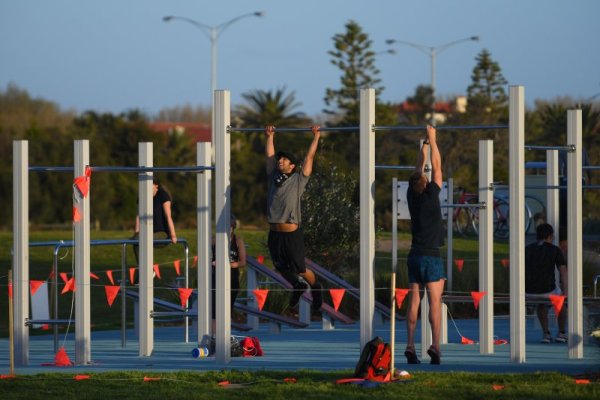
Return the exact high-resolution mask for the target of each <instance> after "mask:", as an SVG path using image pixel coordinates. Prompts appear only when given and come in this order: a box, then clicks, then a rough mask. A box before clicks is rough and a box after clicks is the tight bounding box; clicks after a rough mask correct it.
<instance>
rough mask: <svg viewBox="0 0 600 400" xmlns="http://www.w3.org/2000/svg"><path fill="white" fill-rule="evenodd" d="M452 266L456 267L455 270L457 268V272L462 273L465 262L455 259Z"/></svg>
mask: <svg viewBox="0 0 600 400" xmlns="http://www.w3.org/2000/svg"><path fill="white" fill-rule="evenodd" d="M454 264H455V265H456V268H458V272H462V269H463V266H464V265H465V260H463V259H462V258H457V259H455V260H454Z"/></svg>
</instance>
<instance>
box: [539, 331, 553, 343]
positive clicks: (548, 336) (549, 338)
mask: <svg viewBox="0 0 600 400" xmlns="http://www.w3.org/2000/svg"><path fill="white" fill-rule="evenodd" d="M540 342H541V343H552V335H551V334H550V332H546V333H544V336H543V337H542V340H540Z"/></svg>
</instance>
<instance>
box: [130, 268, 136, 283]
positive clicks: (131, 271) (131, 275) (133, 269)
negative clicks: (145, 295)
mask: <svg viewBox="0 0 600 400" xmlns="http://www.w3.org/2000/svg"><path fill="white" fill-rule="evenodd" d="M135 269H136V268H135V267H131V268H129V283H131V284H132V285H134V284H135V282H134V281H135V279H134V278H135Z"/></svg>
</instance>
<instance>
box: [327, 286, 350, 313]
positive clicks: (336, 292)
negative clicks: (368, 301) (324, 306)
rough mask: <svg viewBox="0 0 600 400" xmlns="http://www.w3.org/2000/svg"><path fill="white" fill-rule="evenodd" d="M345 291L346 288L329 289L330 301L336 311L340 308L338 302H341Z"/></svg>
mask: <svg viewBox="0 0 600 400" xmlns="http://www.w3.org/2000/svg"><path fill="white" fill-rule="evenodd" d="M345 293H346V289H329V294H330V295H331V301H332V302H333V309H334V310H335V311H337V310H338V309H339V308H340V303H341V302H342V298H343V297H344V294H345Z"/></svg>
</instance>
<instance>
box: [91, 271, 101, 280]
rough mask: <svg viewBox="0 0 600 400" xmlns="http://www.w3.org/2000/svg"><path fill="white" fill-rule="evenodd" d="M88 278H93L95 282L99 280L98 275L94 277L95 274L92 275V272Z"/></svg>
mask: <svg viewBox="0 0 600 400" xmlns="http://www.w3.org/2000/svg"><path fill="white" fill-rule="evenodd" d="M90 278H94V279H95V280H97V281H99V280H100V278H99V277H98V275H96V274H95V273H93V272H90Z"/></svg>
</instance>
